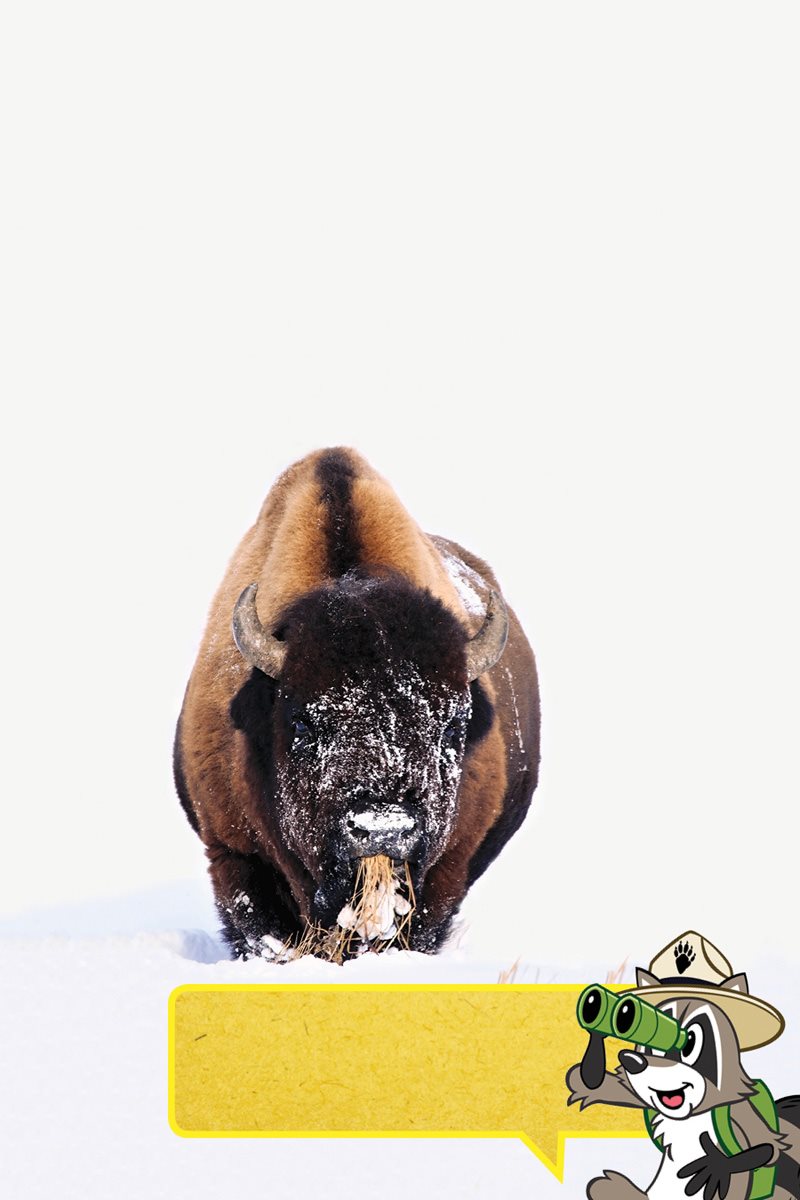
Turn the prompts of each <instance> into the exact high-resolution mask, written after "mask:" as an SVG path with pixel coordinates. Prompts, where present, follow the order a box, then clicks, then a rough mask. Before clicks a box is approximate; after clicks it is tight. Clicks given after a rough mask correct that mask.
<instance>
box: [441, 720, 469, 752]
mask: <svg viewBox="0 0 800 1200" xmlns="http://www.w3.org/2000/svg"><path fill="white" fill-rule="evenodd" d="M466 728H467V723H466V721H465V720H464V718H463V717H453V720H452V721H451V722H450V724H449V725H446V726H445V729H444V733H443V734H442V745H443V746H453V747H457V746H460V745H461V742H462V741H463V740H464V734H465V732H466Z"/></svg>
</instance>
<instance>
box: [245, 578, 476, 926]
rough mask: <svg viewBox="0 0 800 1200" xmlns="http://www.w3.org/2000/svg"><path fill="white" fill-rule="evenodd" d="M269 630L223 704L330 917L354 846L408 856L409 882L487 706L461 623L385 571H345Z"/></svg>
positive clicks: (448, 827) (348, 876)
mask: <svg viewBox="0 0 800 1200" xmlns="http://www.w3.org/2000/svg"><path fill="white" fill-rule="evenodd" d="M274 637H275V638H277V640H278V641H279V642H280V644H281V650H282V653H281V658H280V671H279V674H277V672H276V674H277V678H274V679H272V678H269V679H268V678H265V676H264V675H262V674H261V673H260V672H259V671H255V672H254V677H255V678H254V679H252V680H251V682H250V684H248V685H246V687H245V688H244V689H242V692H240V694H239V696H238V697H237V698H236V699H235V700H234V703H233V706H232V710H231V714H232V717H233V720H234V723H235V724H236V725H237V726H238V727H239V728H241V729H243V730H244V731H245V733H247V734H248V736H249V737H250V740H251V744H252V745H253V747H254V749H255V750H256V752H257V753H256V757H257V759H260V762H261V768H262V770H264V771H267V772H269V773H270V775H271V778H270V780H269V782H270V784H271V786H270V787H269V789H267V788H266V787H265V795H266V794H267V791H269V792H270V793H271V794H272V796H273V800H272V805H273V812H272V820H273V822H274V824H275V825H276V826H277V831H278V836H279V839H280V841H281V843H282V844H283V845H284V846H285V847H286V848H287V849H288V850H289V851H291V853H292V854H293V855H295V856H296V857H297V858H298V859H299V860H300V861H301V862H302V863H303V865H304V867H305V868H306V870H307V871H308V874H309V875H310V877H311V879H312V880H313V883H314V889H315V890H314V896H313V905H312V919H313V920H315V921H317V922H319V923H320V924H322V925H325V926H329V925H332V924H333V923H334V922H335V921H336V918H337V914H338V913H339V910H340V909H341V907H342V905H343V904H344V903H345V901H346V900H347V899H348V897H349V896H350V895H351V893H352V886H353V881H354V878H355V872H356V866H357V862H358V859H359V858H361V857H363V856H366V855H378V854H384V855H387V856H388V857H390V858H392V859H394V860H399V861H404V862H407V863H409V866H410V868H411V872H412V881H413V883H414V887H415V889H416V888H418V887H419V886H420V885H421V883H422V881H423V880H424V877H425V874H426V873H427V871H428V869H429V868H430V867H431V866H432V864H433V863H434V862H436V860H437V859H438V858H439V857H440V856H441V855H442V853H443V852H444V850H445V849H446V848H447V845H448V842H449V839H450V838H451V835H452V832H453V828H454V823H455V819H456V811H457V798H458V785H459V781H460V778H461V771H462V763H463V760H464V756H465V752H466V750H467V747H468V746H469V745H470V744H472V743H473V742H474V741H476V740H477V739H478V738H479V737H481V736H482V735H483V734H484V733H485V732H486V730H487V729H488V727H489V725H490V723H491V719H492V713H491V707H490V705H489V703H488V701H487V700H486V697H485V694H484V693H483V691H482V689H481V687H480V685H479V684H478V683H472V684H471V685H470V682H469V670H468V652H467V647H468V646H470V645H471V643H470V642H469V640H468V635H467V633H466V631H465V630H464V629H463V628H462V626H461V625H460V624H459V623H458V621H457V620H456V618H455V617H454V616H453V615H452V613H450V612H449V611H448V610H447V609H446V608H445V607H444V606H443V605H442V604H441V603H440V602H439V601H438V600H436V599H435V598H434V597H433V596H431V595H430V594H429V593H427V592H424V591H422V590H420V589H419V588H415V587H414V586H413V585H411V584H410V583H408V582H407V581H405V580H404V579H402V577H399V576H396V575H389V574H387V575H385V576H379V577H377V578H376V577H375V576H374V575H371V576H368V577H362V576H360V575H359V574H357V573H351V574H350V575H347V576H344V577H342V578H341V579H339V580H336V581H335V582H333V583H331V584H330V585H327V586H325V587H323V588H320V589H318V590H316V591H314V592H312V593H310V594H308V595H306V596H304V597H302V598H301V599H300V600H298V601H296V602H295V603H294V604H293V605H291V606H290V607H289V608H288V609H287V610H286V611H285V612H284V613H283V614H282V616H281V618H280V620H279V622H278V625H277V628H276V631H275V635H274ZM259 676H260V679H259V678H258V677H259ZM259 747H260V754H259V753H258V751H259Z"/></svg>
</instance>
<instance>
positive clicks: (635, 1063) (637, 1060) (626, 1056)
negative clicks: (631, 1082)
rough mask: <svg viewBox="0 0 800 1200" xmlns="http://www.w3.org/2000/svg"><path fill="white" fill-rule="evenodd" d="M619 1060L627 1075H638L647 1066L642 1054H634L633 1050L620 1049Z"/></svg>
mask: <svg viewBox="0 0 800 1200" xmlns="http://www.w3.org/2000/svg"><path fill="white" fill-rule="evenodd" d="M619 1061H620V1062H621V1063H622V1065H623V1067H624V1068H625V1070H626V1071H627V1072H628V1074H629V1075H638V1074H639V1073H640V1072H641V1071H644V1070H645V1068H646V1067H647V1061H646V1060H645V1059H644V1058H643V1056H642V1055H641V1054H636V1053H635V1052H634V1051H633V1050H620V1052H619Z"/></svg>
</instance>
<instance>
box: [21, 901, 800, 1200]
mask: <svg viewBox="0 0 800 1200" xmlns="http://www.w3.org/2000/svg"><path fill="white" fill-rule="evenodd" d="M170 918H172V920H173V925H177V924H180V925H181V926H182V927H181V928H175V927H173V928H171V929H170V928H168V926H169V924H170ZM0 938H1V939H2V943H1V944H0V954H1V955H2V962H3V966H4V971H3V976H4V983H3V1005H2V1011H3V1021H2V1027H1V1028H2V1033H1V1034H0V1038H1V1044H2V1052H1V1053H0V1061H2V1083H3V1092H2V1094H3V1113H2V1124H1V1126H0V1127H1V1128H2V1131H3V1132H2V1140H3V1142H4V1150H3V1154H2V1159H1V1160H0V1194H2V1195H3V1196H4V1197H6V1196H7V1197H11V1198H13V1200H40V1198H44V1197H48V1200H49V1198H51V1197H53V1196H56V1195H57V1196H58V1197H60V1198H62V1200H71V1198H73V1197H74V1198H76V1200H77V1198H78V1197H80V1200H101V1198H103V1200H105V1197H115V1200H128V1198H130V1200H133V1198H134V1197H136V1198H137V1200H138V1198H140V1197H152V1198H154V1200H157V1198H159V1197H165V1198H166V1197H170V1198H173V1197H179V1196H191V1197H192V1198H193V1200H205V1198H206V1197H208V1198H209V1200H210V1198H211V1197H215V1198H216V1197H221V1196H226V1197H227V1196H232V1197H233V1196H235V1197H237V1200H256V1198H257V1197H258V1200H261V1198H263V1197H264V1196H265V1195H270V1196H281V1197H283V1196H286V1197H300V1198H305V1197H315V1196H318V1195H324V1196H325V1197H326V1198H330V1200H340V1198H341V1200H345V1197H347V1198H348V1200H352V1197H353V1196H361V1195H364V1196H366V1195H372V1194H373V1193H374V1192H375V1190H376V1185H378V1186H379V1190H380V1192H381V1194H382V1195H383V1196H384V1197H385V1200H395V1197H396V1198H397V1200H400V1198H401V1197H403V1198H405V1197H407V1196H408V1195H409V1193H410V1192H411V1191H412V1190H413V1194H414V1195H415V1196H417V1197H422V1198H425V1200H427V1198H428V1197H430V1198H431V1200H432V1198H433V1197H434V1196H435V1197H437V1198H439V1197H443V1196H447V1197H450V1196H453V1197H462V1196H463V1197H471V1196H476V1197H477V1196H486V1195H491V1194H494V1193H495V1192H496V1190H497V1187H498V1183H499V1181H500V1180H501V1179H502V1181H503V1193H504V1194H505V1195H507V1196H515V1197H516V1196H534V1195H535V1196H541V1197H545V1198H546V1197H549V1196H553V1197H561V1198H565V1197H570V1198H572V1197H575V1198H576V1200H577V1198H578V1197H581V1196H583V1195H584V1188H585V1184H586V1181H587V1179H589V1178H591V1176H592V1174H594V1173H596V1172H597V1171H598V1170H599V1169H600V1168H602V1167H603V1166H615V1167H617V1168H619V1169H622V1170H628V1171H630V1172H631V1173H632V1174H633V1176H634V1178H637V1179H641V1180H642V1181H644V1180H645V1179H646V1178H647V1176H648V1172H649V1171H650V1170H651V1168H652V1165H653V1163H652V1151H651V1148H650V1147H649V1145H648V1144H647V1143H646V1142H644V1141H642V1142H639V1141H631V1142H619V1141H617V1142H600V1141H592V1140H587V1141H585V1142H571V1143H570V1144H569V1147H568V1153H567V1168H566V1175H565V1182H564V1185H563V1186H562V1185H560V1184H558V1183H557V1182H556V1180H555V1179H554V1178H553V1177H552V1176H551V1175H550V1174H549V1173H548V1172H547V1171H545V1169H544V1168H543V1167H542V1166H541V1165H540V1164H539V1163H538V1161H537V1160H536V1159H535V1158H534V1157H533V1156H532V1155H531V1154H530V1153H529V1152H528V1151H527V1150H526V1148H525V1147H524V1146H523V1145H522V1144H521V1143H517V1142H515V1141H497V1142H491V1141H466V1140H465V1141H436V1140H430V1141H428V1140H420V1141H415V1140H404V1141H402V1142H401V1141H396V1140H395V1141H358V1142H356V1141H340V1140H325V1139H323V1140H316V1141H308V1142H304V1143H302V1144H300V1143H298V1142H296V1141H288V1140H287V1141H271V1140H269V1141H263V1140H258V1139H254V1140H252V1141H251V1140H248V1139H235V1140H225V1139H209V1140H203V1139H186V1140H184V1139H181V1138H178V1137H176V1136H175V1135H174V1134H173V1133H172V1132H171V1130H170V1128H169V1126H168V1124H167V1069H166V1050H167V1023H166V1015H167V997H168V995H169V993H170V991H171V989H172V988H173V987H175V986H176V985H178V984H181V983H190V982H212V981H220V982H253V983H256V982H264V981H269V980H279V981H280V982H282V983H286V982H292V981H308V980H314V981H323V982H324V981H332V982H353V981H358V980H364V979H370V980H376V979H380V980H381V981H383V982H385V981H387V980H388V981H406V982H408V981H412V982H426V981H430V982H433V981H452V982H470V981H471V982H495V981H496V980H497V977H498V973H499V971H500V970H501V969H502V968H504V967H506V968H507V967H508V966H510V963H508V962H503V963H499V962H493V961H491V957H490V956H489V955H486V954H485V953H483V951H484V950H485V947H481V946H479V945H476V946H471V945H470V931H469V929H466V930H463V931H462V934H461V937H460V938H459V939H458V947H457V948H456V949H453V950H450V951H449V952H448V953H446V954H444V955H442V956H440V957H438V958H427V957H424V956H421V955H416V954H407V953H401V952H398V953H395V954H391V955H384V956H381V957H377V956H368V957H367V958H364V959H360V960H358V961H356V962H353V963H350V964H348V965H347V966H346V967H345V968H339V967H335V966H332V965H329V964H323V963H319V962H315V961H312V960H308V959H305V960H302V961H300V962H298V963H296V964H291V965H289V966H287V967H275V966H271V965H269V964H267V963H264V962H260V961H251V962H247V963H243V962H233V961H230V960H228V959H227V957H226V956H225V952H224V949H223V947H222V946H221V945H220V943H219V942H218V941H217V939H216V937H215V922H214V916H213V910H212V908H211V905H210V898H209V891H208V888H207V886H206V885H205V883H201V882H200V881H196V882H190V883H187V884H175V885H173V886H170V887H168V888H164V889H157V890H153V891H151V892H149V893H141V894H138V895H135V896H129V897H123V898H120V899H117V900H115V901H108V902H107V903H103V904H101V903H96V904H87V905H81V906H75V907H73V908H71V909H62V910H58V911H51V912H39V913H30V914H27V915H23V916H21V917H17V918H14V919H7V920H5V921H3V922H0ZM603 970H604V967H603V965H602V964H599V963H595V964H587V966H586V969H585V970H584V971H581V972H577V971H575V970H574V969H571V970H570V969H563V968H561V969H560V968H558V966H554V965H552V964H550V965H544V964H538V965H537V964H534V963H524V964H522V965H521V967H520V969H519V971H518V974H517V979H519V980H520V981H522V982H537V981H538V982H552V981H555V980H559V981H570V982H571V981H580V980H581V979H587V978H589V976H592V977H595V976H597V975H598V974H600V973H601V972H602V971H603ZM750 978H751V987H752V988H753V990H754V991H756V992H760V993H761V994H763V995H764V996H765V997H766V998H768V999H770V1000H772V1001H774V1002H775V1003H776V1004H778V1005H779V1006H781V1005H783V1007H784V1009H785V1010H786V1011H787V1016H788V1017H789V1029H788V1031H787V1033H786V1034H785V1036H784V1038H783V1039H782V1040H781V1042H779V1043H777V1044H776V1046H774V1047H772V1048H770V1049H768V1050H765V1051H761V1052H759V1053H758V1054H755V1055H750V1056H749V1059H748V1063H749V1066H750V1068H751V1071H752V1072H753V1073H755V1074H762V1073H763V1074H764V1075H765V1076H766V1078H767V1079H768V1080H769V1082H770V1084H771V1085H772V1086H773V1089H775V1090H777V1091H778V1092H779V1093H780V1094H783V1093H785V1092H787V1091H800V1070H794V1069H793V1068H792V1067H791V1065H790V1064H793V1063H797V1062H800V1036H798V1030H800V1014H798V1017H797V1019H796V1020H795V1021H793V1020H792V1011H791V1010H792V1005H793V1002H794V997H795V996H796V995H797V992H798V983H800V972H798V969H797V968H793V969H792V970H789V969H787V968H786V967H785V966H781V965H780V964H777V963H775V962H771V963H768V962H765V963H763V964H754V965H753V967H752V968H751V970H750Z"/></svg>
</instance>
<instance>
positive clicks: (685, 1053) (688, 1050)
mask: <svg viewBox="0 0 800 1200" xmlns="http://www.w3.org/2000/svg"><path fill="white" fill-rule="evenodd" d="M702 1049H703V1030H702V1028H701V1026H700V1025H697V1024H695V1025H689V1026H688V1027H687V1029H686V1045H685V1046H684V1047H683V1049H682V1050H681V1062H685V1063H687V1064H688V1065H689V1066H690V1067H691V1066H692V1065H693V1064H694V1063H696V1062H697V1060H698V1058H699V1057H700V1051H701V1050H702Z"/></svg>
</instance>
